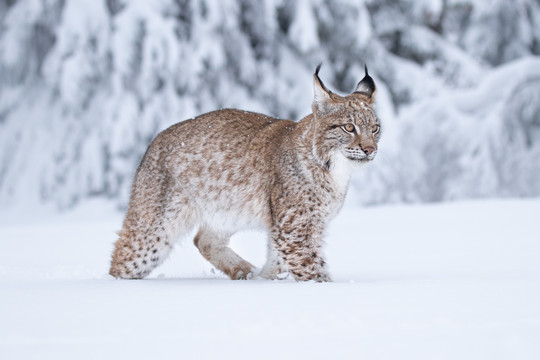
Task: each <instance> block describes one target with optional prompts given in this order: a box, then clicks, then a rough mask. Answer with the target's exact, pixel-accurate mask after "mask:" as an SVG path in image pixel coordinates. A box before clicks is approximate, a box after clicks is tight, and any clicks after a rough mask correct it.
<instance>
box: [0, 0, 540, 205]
mask: <svg viewBox="0 0 540 360" xmlns="http://www.w3.org/2000/svg"><path fill="white" fill-rule="evenodd" d="M539 55H540V1H539V0H516V1H512V0H486V1H472V0H433V1H429V0H419V1H418V0H417V1H412V0H404V1H396V0H365V1H362V0H357V1H353V0H338V1H322V0H313V1H308V0H298V1H285V0H276V1H252V0H240V1H229V0H224V1H215V0H159V1H158V0H152V1H149V0H129V1H127V0H125V1H123V0H0V209H16V208H18V209H30V208H36V207H39V206H47V207H49V208H50V207H53V208H55V209H60V210H66V209H72V208H74V207H75V206H76V205H78V204H82V203H85V202H87V201H88V200H89V199H92V198H103V199H108V200H110V201H111V202H113V203H114V204H115V205H116V206H117V207H118V208H124V207H125V206H126V204H127V201H128V196H129V187H130V185H131V180H132V176H133V174H134V172H135V169H136V167H137V164H138V162H139V161H140V159H141V157H142V155H143V154H144V151H145V150H146V147H147V146H148V144H149V143H150V142H151V140H152V139H153V137H154V136H155V135H156V134H157V133H158V132H159V131H161V130H163V129H165V128H166V127H168V126H170V125H171V124H173V123H176V122H178V121H182V120H184V119H187V118H191V117H193V116H196V115H198V114H200V113H203V112H207V111H211V110H215V109H219V108H225V107H237V108H241V109H244V110H252V111H259V112H264V113H266V114H269V115H273V116H276V117H281V118H290V119H294V120H298V119H300V118H302V117H303V116H305V115H307V114H308V113H310V111H311V101H312V96H313V90H312V73H313V71H314V69H315V66H316V65H317V64H318V63H320V62H322V63H323V67H322V70H321V78H322V79H323V81H324V82H325V84H326V85H327V86H328V87H329V88H331V89H332V90H334V91H335V92H338V93H340V94H347V93H350V92H351V91H352V90H353V89H354V87H355V85H356V83H357V82H358V81H359V80H360V79H361V78H362V77H363V75H364V72H363V66H364V63H367V65H368V67H369V70H370V74H372V76H373V77H374V79H375V81H376V84H377V85H378V97H377V111H378V113H379V116H380V118H381V119H382V123H383V139H382V140H381V143H380V146H379V147H380V150H379V155H378V157H377V159H376V160H375V161H374V162H373V163H372V164H370V165H369V166H368V167H366V169H365V171H363V172H362V173H360V174H358V175H356V176H355V178H354V179H353V182H352V186H351V194H350V195H349V197H350V198H349V203H350V204H353V205H368V204H369V205H371V204H384V203H403V202H409V203H410V202H414V203H417V202H439V201H449V200H457V199H472V198H501V197H537V196H540V57H539Z"/></svg>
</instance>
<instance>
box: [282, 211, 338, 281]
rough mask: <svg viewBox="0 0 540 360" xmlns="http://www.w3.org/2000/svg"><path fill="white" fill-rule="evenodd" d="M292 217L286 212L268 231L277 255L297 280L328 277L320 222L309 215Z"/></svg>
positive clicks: (328, 278)
mask: <svg viewBox="0 0 540 360" xmlns="http://www.w3.org/2000/svg"><path fill="white" fill-rule="evenodd" d="M302 220H304V221H305V222H303V221H301V219H295V218H294V215H288V216H286V218H285V219H282V221H280V223H279V224H276V225H275V226H274V229H273V231H272V235H273V241H274V245H275V247H276V249H277V250H278V252H279V255H280V256H281V257H282V258H283V260H284V261H285V263H286V264H287V266H288V268H289V271H290V273H291V274H292V275H293V276H294V278H295V279H296V280H298V281H308V280H314V281H317V282H323V281H331V279H330V276H329V275H328V272H327V270H326V262H325V261H324V259H323V256H322V253H321V245H322V233H323V228H322V226H318V225H317V224H316V222H315V221H313V219H311V220H307V219H305V218H303V219H302Z"/></svg>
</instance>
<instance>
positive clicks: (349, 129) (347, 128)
mask: <svg viewBox="0 0 540 360" xmlns="http://www.w3.org/2000/svg"><path fill="white" fill-rule="evenodd" d="M343 129H344V130H345V131H346V132H350V133H352V132H354V125H353V124H351V123H348V124H345V125H343Z"/></svg>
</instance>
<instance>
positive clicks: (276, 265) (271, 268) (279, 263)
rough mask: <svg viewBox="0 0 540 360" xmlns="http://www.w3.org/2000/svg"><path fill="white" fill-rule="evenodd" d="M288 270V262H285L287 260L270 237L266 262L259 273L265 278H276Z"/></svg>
mask: <svg viewBox="0 0 540 360" xmlns="http://www.w3.org/2000/svg"><path fill="white" fill-rule="evenodd" d="M288 271H289V269H288V268H287V264H285V261H284V260H283V259H282V257H281V256H280V255H279V253H278V251H277V249H276V247H275V244H274V241H272V239H270V240H269V241H268V248H267V253H266V264H265V265H264V267H263V269H262V270H261V273H260V274H259V275H260V276H261V277H263V278H265V279H270V280H275V279H278V278H279V276H278V275H279V274H283V273H287V272H288Z"/></svg>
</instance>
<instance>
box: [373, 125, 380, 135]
mask: <svg viewBox="0 0 540 360" xmlns="http://www.w3.org/2000/svg"><path fill="white" fill-rule="evenodd" d="M371 131H373V133H374V134H376V133H378V132H379V131H381V126H380V125H373V126H372V127H371Z"/></svg>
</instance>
